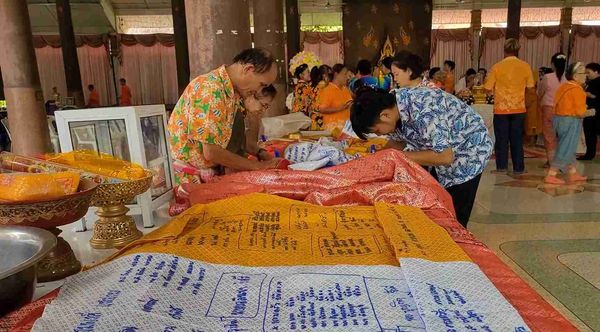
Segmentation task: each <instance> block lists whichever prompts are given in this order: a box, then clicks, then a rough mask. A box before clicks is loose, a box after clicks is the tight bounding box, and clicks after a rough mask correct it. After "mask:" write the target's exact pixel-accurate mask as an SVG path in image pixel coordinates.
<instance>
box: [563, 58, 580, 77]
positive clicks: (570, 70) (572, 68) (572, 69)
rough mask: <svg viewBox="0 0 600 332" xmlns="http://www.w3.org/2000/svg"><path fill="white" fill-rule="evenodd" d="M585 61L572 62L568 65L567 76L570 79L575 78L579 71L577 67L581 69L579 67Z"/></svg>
mask: <svg viewBox="0 0 600 332" xmlns="http://www.w3.org/2000/svg"><path fill="white" fill-rule="evenodd" d="M582 66H583V63H581V62H575V63H572V64H570V65H569V66H568V67H567V71H566V72H565V78H566V79H567V80H569V81H572V80H573V79H575V73H577V69H579V67H582Z"/></svg>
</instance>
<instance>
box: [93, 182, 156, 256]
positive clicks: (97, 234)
mask: <svg viewBox="0 0 600 332" xmlns="http://www.w3.org/2000/svg"><path fill="white" fill-rule="evenodd" d="M153 176H154V174H153V173H152V172H150V171H146V177H144V178H142V179H138V180H133V181H124V182H119V183H106V184H101V185H100V186H98V190H97V191H96V194H95V195H94V197H93V198H92V205H93V206H97V207H98V211H96V215H97V216H98V217H99V219H98V220H97V221H96V223H94V233H93V234H92V238H91V239H90V245H91V246H92V248H94V249H112V248H121V247H123V246H125V245H127V244H128V243H130V242H132V241H134V240H137V239H139V238H140V237H142V232H141V231H140V230H139V229H137V226H136V225H135V222H134V221H133V219H132V218H131V216H128V215H127V212H128V211H129V209H128V208H127V207H126V206H125V204H128V203H130V202H131V201H132V200H133V199H134V198H135V196H137V195H139V194H143V193H145V192H146V191H147V190H148V189H150V186H151V185H152V178H153Z"/></svg>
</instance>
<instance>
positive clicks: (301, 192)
mask: <svg viewBox="0 0 600 332" xmlns="http://www.w3.org/2000/svg"><path fill="white" fill-rule="evenodd" d="M240 184H244V185H247V186H251V187H247V188H246V189H248V188H250V189H251V190H246V193H248V192H252V191H253V192H255V193H259V194H250V195H248V196H237V197H236V193H235V192H232V191H231V190H230V189H227V188H228V187H232V188H235V187H236V186H237V185H240ZM214 185H216V186H218V188H221V189H220V191H219V192H215V193H213V194H214V196H215V197H218V198H228V197H229V198H228V199H227V201H218V202H216V203H215V204H217V205H214V206H213V204H206V205H195V206H194V207H192V208H191V209H190V210H189V211H187V212H185V213H184V214H182V215H181V216H179V217H177V218H174V219H173V220H172V221H171V222H170V223H169V224H167V225H165V226H163V227H161V228H160V229H158V230H156V231H154V232H152V233H150V234H148V235H146V236H145V237H143V238H142V239H140V240H138V241H135V242H134V243H132V244H130V245H128V246H127V247H125V248H123V249H122V250H121V251H120V252H119V253H117V254H116V255H115V256H113V257H111V258H109V261H114V260H115V259H120V258H122V257H127V255H132V254H136V253H147V252H153V253H169V254H177V255H180V256H185V257H189V258H194V259H199V260H201V261H205V262H208V263H219V264H232V265H241V266H273V265H275V266H281V265H336V264H350V265H352V264H357V265H370V264H374V265H396V266H397V265H398V258H399V251H401V250H400V249H399V248H397V246H396V244H397V242H395V241H396V240H397V239H395V238H394V237H395V234H399V233H402V231H403V230H402V229H400V228H396V229H395V231H394V228H393V227H395V226H393V224H390V223H389V220H392V221H393V220H395V218H394V213H396V212H394V210H393V209H396V208H391V207H389V206H388V205H386V204H397V205H395V206H400V207H399V208H397V209H400V210H401V211H403V212H402V213H407V214H409V215H413V216H414V220H416V221H415V222H416V223H415V224H413V226H410V225H409V226H408V228H411V227H412V228H419V227H421V226H415V225H425V224H427V223H428V222H429V223H431V224H432V225H434V224H437V225H438V226H439V227H438V226H435V227H438V228H439V230H441V231H442V233H443V234H440V233H439V231H437V230H435V229H431V227H429V228H428V231H429V232H433V233H429V234H435V237H436V239H441V240H440V241H441V242H440V243H444V247H443V248H440V247H439V246H438V247H437V248H436V245H437V242H436V241H429V242H427V240H425V242H427V243H424V244H423V245H424V246H425V247H426V248H431V249H432V250H433V251H434V252H436V253H437V254H436V257H437V258H438V260H441V261H443V260H464V261H472V262H474V263H476V264H477V265H478V266H479V268H480V269H481V270H482V271H483V273H485V275H486V276H487V277H488V278H489V279H490V280H491V282H492V283H493V285H494V286H495V287H496V288H497V289H498V290H499V291H500V293H501V294H502V295H503V296H504V297H505V298H506V300H508V302H509V303H510V304H511V305H512V306H513V307H514V308H515V309H516V310H517V311H518V313H519V314H520V316H521V317H522V318H523V320H524V321H525V323H526V324H527V325H528V326H529V328H531V330H534V331H576V328H575V327H574V326H573V325H572V324H571V323H570V322H569V321H568V320H567V319H565V318H564V317H563V316H562V315H561V314H560V313H558V312H557V311H556V310H555V309H554V308H553V307H552V306H551V305H550V304H548V303H547V302H546V301H545V300H544V299H543V298H542V297H541V296H540V295H539V294H537V293H536V292H535V291H534V290H533V289H532V288H531V287H529V286H528V285H527V283H526V282H525V281H523V280H522V279H521V278H520V277H519V276H517V275H516V274H515V273H514V272H513V271H512V270H511V269H510V268H509V267H508V266H506V265H505V264H504V263H503V262H502V261H501V260H500V259H499V258H498V257H497V256H496V255H495V254H494V253H493V252H492V251H491V250H490V249H488V248H487V247H486V246H485V245H483V244H482V243H481V242H480V241H478V240H477V239H476V238H474V236H473V235H472V234H471V233H470V232H469V231H467V230H466V229H464V228H463V227H462V226H461V225H459V224H458V222H457V221H456V219H455V216H454V212H453V210H452V201H451V198H450V196H449V195H448V193H447V192H446V191H445V190H444V189H443V188H442V187H441V186H439V184H437V182H436V181H435V180H434V179H433V178H432V177H431V176H430V175H429V174H428V173H427V172H426V171H425V170H424V169H423V168H422V167H420V166H419V165H417V164H415V163H413V162H411V161H409V160H407V159H406V158H405V157H404V155H403V154H402V153H400V152H398V151H392V150H386V151H382V152H379V153H377V154H375V155H372V156H368V157H366V158H363V159H359V160H356V161H352V162H349V163H348V164H344V165H340V166H336V167H331V168H328V169H323V170H320V171H314V172H297V171H281V170H270V171H258V172H245V173H237V174H233V175H229V176H224V177H220V178H217V179H215V183H214ZM192 189H193V188H192ZM193 191H194V190H192V192H193ZM264 194H271V195H277V196H280V197H282V198H269V197H272V196H266V195H264ZM203 195H204V196H206V197H203ZM256 195H258V196H256ZM261 195H262V196H261ZM289 199H292V200H294V201H302V202H298V203H296V204H297V205H298V208H296V209H295V210H294V209H292V208H290V209H289V212H286V213H287V214H289V216H287V217H288V218H290V220H292V215H296V217H295V218H296V219H297V220H296V219H294V220H296V222H295V224H296V226H297V227H303V225H304V222H301V221H299V220H300V219H301V215H302V214H303V213H305V212H303V211H307V210H314V211H313V212H314V213H313V214H314V215H318V216H320V215H321V214H323V215H326V214H328V213H333V214H334V219H335V220H338V221H339V218H342V219H343V218H345V217H344V216H343V215H337V214H336V212H335V211H334V212H331V211H330V210H328V209H330V208H325V207H320V206H334V205H335V206H364V207H360V208H359V209H363V211H362V212H361V211H358V212H356V211H354V213H359V214H364V218H362V217H361V218H359V219H361V220H362V221H361V222H360V223H355V225H356V227H365V228H369V230H368V231H369V232H373V234H378V233H377V232H379V231H380V229H378V226H376V225H374V224H373V220H372V217H371V218H370V217H368V216H369V215H370V214H369V213H371V214H372V213H374V211H375V213H376V215H377V218H378V219H379V218H381V219H380V221H381V222H382V225H381V227H382V228H384V229H388V228H389V227H392V229H391V230H392V232H389V233H388V234H387V238H386V237H382V238H379V235H376V236H375V235H374V239H373V241H374V243H375V242H377V243H381V242H382V241H389V242H390V243H391V244H390V245H389V246H385V245H381V246H380V248H381V249H380V250H379V251H378V252H376V253H375V255H374V256H372V258H371V259H368V258H367V259H365V258H364V256H361V257H336V258H335V259H333V260H323V259H320V258H319V259H314V258H312V257H310V255H309V256H306V255H296V256H294V255H291V256H290V253H289V252H284V251H280V252H273V253H269V259H268V260H261V258H260V257H261V255H260V254H256V255H247V254H246V255H240V254H239V253H237V254H236V250H237V248H238V247H239V245H238V246H237V247H236V246H229V247H228V246H223V247H222V249H218V250H214V248H213V250H211V251H207V250H204V249H205V248H204V247H202V246H203V245H205V244H206V243H209V242H211V241H218V240H216V239H215V238H214V237H208V238H207V239H206V243H205V242H203V241H201V242H198V248H196V249H193V247H194V245H193V244H194V243H196V242H194V241H200V240H199V238H198V236H199V235H202V234H203V232H205V231H206V229H207V227H208V228H211V229H213V230H215V229H218V230H219V231H220V232H221V231H223V230H228V231H230V232H235V229H233V230H232V229H231V226H230V225H229V226H228V225H224V224H221V223H220V222H219V220H218V219H210V221H209V222H204V221H203V218H204V217H203V216H204V215H205V214H206V213H209V212H210V211H209V210H208V209H213V210H214V209H217V206H219V209H222V210H224V211H225V210H227V211H229V210H233V211H229V213H233V215H235V213H234V212H235V209H252V208H253V207H256V209H257V210H259V211H262V210H264V209H265V207H266V206H268V205H269V204H273V205H274V206H276V205H277V204H290V206H294V203H293V201H289ZM196 200H197V201H200V202H202V201H204V202H209V201H211V199H209V197H208V194H206V193H203V192H201V193H200V197H196ZM282 200H283V201H282ZM220 202H223V203H220ZM308 203H310V204H308ZM219 204H220V205H219ZM403 205H406V206H409V207H402V206H403ZM369 206H373V207H369ZM415 207H416V208H420V209H421V210H422V212H421V210H419V209H415ZM319 209H322V210H319ZM373 209H374V210H373ZM400 210H399V211H400ZM315 211H316V212H315ZM382 211H383V212H382ZM388 212H389V213H391V214H389V213H388ZM259 214H260V213H259ZM396 215H397V214H396ZM421 215H422V216H421ZM279 217H280V216H279V214H268V213H267V214H265V215H257V216H255V218H256V220H263V219H265V220H267V221H269V220H270V221H279ZM427 217H428V218H427ZM423 218H426V219H427V220H428V221H426V220H425V219H423ZM282 219H283V218H282ZM432 221H433V222H432ZM317 224H318V225H320V224H319V221H318V220H317V221H316V223H315V224H313V226H314V225H317ZM240 225H241V224H240ZM306 225H308V226H307V228H308V229H310V228H311V227H313V226H310V224H306ZM369 225H370V226H369ZM257 227H259V226H257ZM260 227H264V225H262V226H260ZM290 227H291V221H290ZM319 227H325V228H327V227H328V226H323V225H321V226H319ZM325 230H326V229H325ZM443 230H445V231H446V232H443ZM424 231H425V230H423V229H415V230H414V234H412V235H411V237H412V236H414V237H416V238H421V239H426V238H427V237H424V236H423V234H425V233H423V232H424ZM194 232H196V235H195V236H196V238H195V240H190V236H191V234H194ZM436 232H437V233H436ZM323 234H326V233H323ZM200 237H202V236H200ZM446 238H447V240H445V239H446ZM257 239H260V238H257ZM444 241H446V242H444ZM447 241H449V242H447ZM259 242H260V241H259ZM284 242H285V241H284ZM284 242H281V241H279V242H277V243H279V245H281V246H282V247H285V250H289V248H288V246H293V245H294V244H293V243H288V242H285V243H284ZM294 243H296V244H295V245H299V246H301V245H302V241H301V240H298V241H297V242H294ZM331 243H333V242H331V241H330V242H329V244H331ZM190 244H192V246H190ZM200 244H201V245H200ZM367 245H368V243H367ZM407 246H408V247H410V243H409V244H408V245H407ZM452 246H454V247H456V248H455V249H454V250H450V249H449V250H444V248H451V247H452ZM282 247H279V248H277V249H279V250H284V249H282ZM408 247H407V248H408ZM219 248H221V247H220V246H219ZM223 248H224V249H223ZM317 248H319V247H317ZM321 248H322V246H321ZM201 249H202V250H201ZM409 249H410V248H409ZM413 249H414V248H413ZM323 250H324V249H323ZM317 252H318V249H317ZM323 255H324V256H326V255H325V254H323ZM400 256H401V253H400ZM426 258H427V257H426ZM400 265H401V266H402V264H400ZM59 291H60V290H57V291H55V292H52V293H50V294H48V295H47V296H46V297H44V298H42V299H40V300H38V301H36V302H33V303H31V304H29V305H27V306H25V307H24V308H22V309H21V310H19V311H17V312H14V313H12V314H9V315H8V316H6V317H4V318H3V319H2V320H0V330H17V331H20V330H23V331H28V330H30V329H31V327H32V326H33V323H34V322H35V321H36V320H37V319H38V318H39V317H40V316H41V315H42V313H43V311H44V308H45V306H46V305H48V304H49V303H50V302H51V301H52V300H53V299H55V298H56V297H57V295H58V293H59Z"/></svg>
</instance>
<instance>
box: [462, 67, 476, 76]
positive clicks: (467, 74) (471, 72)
mask: <svg viewBox="0 0 600 332" xmlns="http://www.w3.org/2000/svg"><path fill="white" fill-rule="evenodd" d="M469 75H477V72H476V71H475V69H473V68H469V69H467V72H466V73H465V76H469Z"/></svg>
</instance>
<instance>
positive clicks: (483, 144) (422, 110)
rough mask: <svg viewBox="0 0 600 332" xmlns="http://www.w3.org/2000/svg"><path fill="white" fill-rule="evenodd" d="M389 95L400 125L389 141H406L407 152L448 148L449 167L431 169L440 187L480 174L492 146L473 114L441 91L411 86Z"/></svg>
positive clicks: (459, 102)
mask: <svg viewBox="0 0 600 332" xmlns="http://www.w3.org/2000/svg"><path fill="white" fill-rule="evenodd" d="M393 93H395V95H396V102H397V105H398V110H399V113H400V119H401V123H402V125H401V126H400V128H399V129H396V131H395V132H394V133H393V134H391V135H390V138H391V139H393V140H397V141H403V142H406V144H407V146H406V150H408V151H423V150H433V151H435V152H442V151H444V150H446V149H448V148H451V149H452V152H453V153H454V161H453V162H452V164H450V165H445V166H436V167H435V170H436V173H437V176H438V180H439V182H440V184H441V185H442V186H444V187H445V188H448V187H451V186H455V185H458V184H461V183H465V182H467V181H469V180H471V179H473V178H475V177H476V176H477V175H479V174H481V173H482V172H483V170H484V168H485V166H486V164H487V162H488V160H489V159H490V156H491V154H492V146H493V145H492V140H491V138H490V135H489V133H488V131H487V128H486V127H485V124H484V122H483V119H482V118H481V116H480V115H479V114H478V113H477V112H475V111H474V110H473V109H472V108H471V107H469V106H468V105H467V104H465V103H464V102H462V101H461V100H459V99H458V98H456V97H455V96H453V95H451V94H449V93H446V92H444V91H443V90H441V89H431V88H427V87H415V88H403V89H397V90H394V92H393Z"/></svg>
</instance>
